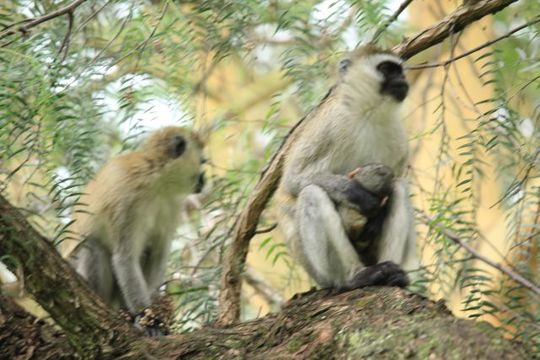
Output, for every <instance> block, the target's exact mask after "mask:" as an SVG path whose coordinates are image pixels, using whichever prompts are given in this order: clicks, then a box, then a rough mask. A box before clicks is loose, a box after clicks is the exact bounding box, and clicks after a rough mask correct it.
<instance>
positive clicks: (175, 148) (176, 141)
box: [170, 135, 187, 158]
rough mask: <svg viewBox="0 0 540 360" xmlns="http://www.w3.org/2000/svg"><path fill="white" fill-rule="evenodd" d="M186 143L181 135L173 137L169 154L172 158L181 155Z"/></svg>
mask: <svg viewBox="0 0 540 360" xmlns="http://www.w3.org/2000/svg"><path fill="white" fill-rule="evenodd" d="M186 147H187V143H186V139H184V138H183V137H182V136H179V135H177V136H175V137H174V138H173V142H172V146H171V150H170V152H171V156H172V157H173V158H177V157H179V156H180V155H182V154H183V153H184V152H185V151H186Z"/></svg>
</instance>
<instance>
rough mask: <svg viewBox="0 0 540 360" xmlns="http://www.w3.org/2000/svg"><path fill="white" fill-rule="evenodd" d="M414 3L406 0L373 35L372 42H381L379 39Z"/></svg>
mask: <svg viewBox="0 0 540 360" xmlns="http://www.w3.org/2000/svg"><path fill="white" fill-rule="evenodd" d="M412 2H413V0H405V1H403V2H402V3H401V5H400V6H399V8H398V9H397V10H396V12H395V13H394V14H393V15H392V16H391V17H390V18H389V19H388V20H387V21H386V22H385V23H384V24H382V25H381V27H379V28H378V29H377V31H376V32H375V34H374V35H373V38H372V39H371V42H373V43H374V42H376V41H377V40H379V37H380V36H381V35H382V33H383V32H384V31H385V30H386V29H387V28H388V27H389V26H390V25H392V23H393V22H394V21H396V20H397V18H398V17H399V15H401V13H402V12H403V11H405V9H406V8H407V7H408V6H409V5H410V4H411V3H412Z"/></svg>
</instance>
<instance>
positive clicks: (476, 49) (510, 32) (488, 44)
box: [407, 16, 540, 70]
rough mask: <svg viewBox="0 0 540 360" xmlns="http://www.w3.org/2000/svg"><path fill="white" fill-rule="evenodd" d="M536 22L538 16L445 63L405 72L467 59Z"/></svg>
mask: <svg viewBox="0 0 540 360" xmlns="http://www.w3.org/2000/svg"><path fill="white" fill-rule="evenodd" d="M538 22H540V16H539V17H536V18H535V19H534V20H532V21H529V22H528V23H526V24H523V25H521V26H518V27H516V28H515V29H512V30H510V31H509V32H507V33H506V34H504V35H501V36H499V37H498V38H495V39H493V40H490V41H488V42H486V43H484V44H482V45H479V46H477V47H475V48H472V49H471V50H468V51H465V52H464V53H462V54H459V55H458V56H454V57H451V58H450V59H447V60H445V61H440V62H436V63H425V64H418V65H411V66H407V70H418V69H426V68H434V67H439V66H446V65H448V64H450V63H452V62H454V61H456V60H459V59H462V58H464V57H467V56H469V55H471V54H473V53H475V52H477V51H479V50H482V49H484V48H486V47H488V46H491V45H493V44H495V43H496V42H498V41H501V40H503V39H506V38H508V37H510V36H512V34H514V33H516V32H518V31H520V30H523V29H525V28H527V27H529V26H531V25H534V24H536V23H538Z"/></svg>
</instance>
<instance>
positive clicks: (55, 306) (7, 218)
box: [0, 195, 138, 358]
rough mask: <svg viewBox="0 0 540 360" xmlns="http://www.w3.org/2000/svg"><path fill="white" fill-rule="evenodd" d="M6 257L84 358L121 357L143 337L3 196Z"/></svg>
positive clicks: (0, 227)
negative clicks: (92, 288)
mask: <svg viewBox="0 0 540 360" xmlns="http://www.w3.org/2000/svg"><path fill="white" fill-rule="evenodd" d="M0 258H1V259H2V262H3V263H4V264H5V265H6V266H7V267H8V269H9V270H10V271H12V272H13V273H16V274H19V273H22V274H23V280H24V284H25V288H26V290H28V292H29V293H30V294H32V296H33V297H34V298H35V300H36V301H37V302H38V303H39V304H40V305H41V306H42V307H43V309H45V311H47V313H48V314H50V315H51V317H52V318H53V319H54V321H55V322H56V323H57V324H58V325H59V326H60V327H62V329H63V330H64V331H65V334H66V335H67V339H68V341H69V342H70V344H71V345H72V346H73V347H74V348H75V349H77V351H79V352H80V353H81V354H87V355H88V358H92V357H98V356H99V357H100V358H107V357H115V356H117V355H118V353H117V352H116V349H117V348H120V349H122V348H125V347H126V346H129V344H131V343H132V342H133V341H135V339H137V338H138V335H137V333H136V332H135V330H134V329H133V328H132V327H131V326H129V324H127V323H126V322H125V321H124V320H123V319H122V318H121V317H120V316H119V315H118V314H117V313H115V312H113V311H112V310H110V309H109V308H108V307H107V306H106V305H105V304H104V303H103V302H102V301H101V299H100V298H99V297H98V296H97V295H96V294H95V293H94V292H93V291H91V290H90V289H89V288H88V287H87V286H86V284H85V283H84V281H83V279H82V278H80V277H79V276H78V275H77V274H76V273H75V272H74V271H73V270H72V268H71V267H70V266H69V264H68V263H67V262H66V261H64V259H62V257H61V256H60V254H59V253H58V252H57V251H56V249H55V248H54V247H53V245H52V244H51V243H50V242H49V241H48V240H47V239H45V238H44V237H43V236H41V235H40V234H39V233H38V232H37V231H35V230H34V229H33V228H32V226H30V224H28V222H27V221H26V219H25V218H24V217H23V216H22V214H21V213H20V212H19V211H18V210H17V209H15V208H13V206H12V205H11V204H10V203H9V202H8V201H7V200H6V199H5V198H4V197H3V196H1V195H0Z"/></svg>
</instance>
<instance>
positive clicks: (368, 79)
mask: <svg viewBox="0 0 540 360" xmlns="http://www.w3.org/2000/svg"><path fill="white" fill-rule="evenodd" d="M339 73H340V76H341V79H342V82H343V83H345V84H348V86H349V87H350V88H351V89H350V90H352V91H355V92H357V93H358V94H357V96H358V97H359V98H364V99H366V97H367V99H371V100H372V101H373V102H374V105H375V104H376V103H377V101H378V100H377V98H380V97H383V98H389V99H391V100H392V101H394V102H397V103H401V102H402V101H403V100H404V99H405V98H406V97H407V93H408V92H409V84H408V83H407V79H405V74H404V72H403V60H401V59H400V58H399V57H398V56H397V55H395V54H394V53H392V52H391V51H389V50H382V49H379V48H377V47H376V46H374V45H367V46H363V47H361V48H358V49H356V50H354V51H353V52H351V53H350V54H348V56H346V57H345V58H344V59H343V60H341V61H340V63H339ZM374 90H376V91H374ZM379 101H380V99H379ZM377 105H380V103H379V104H377Z"/></svg>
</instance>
